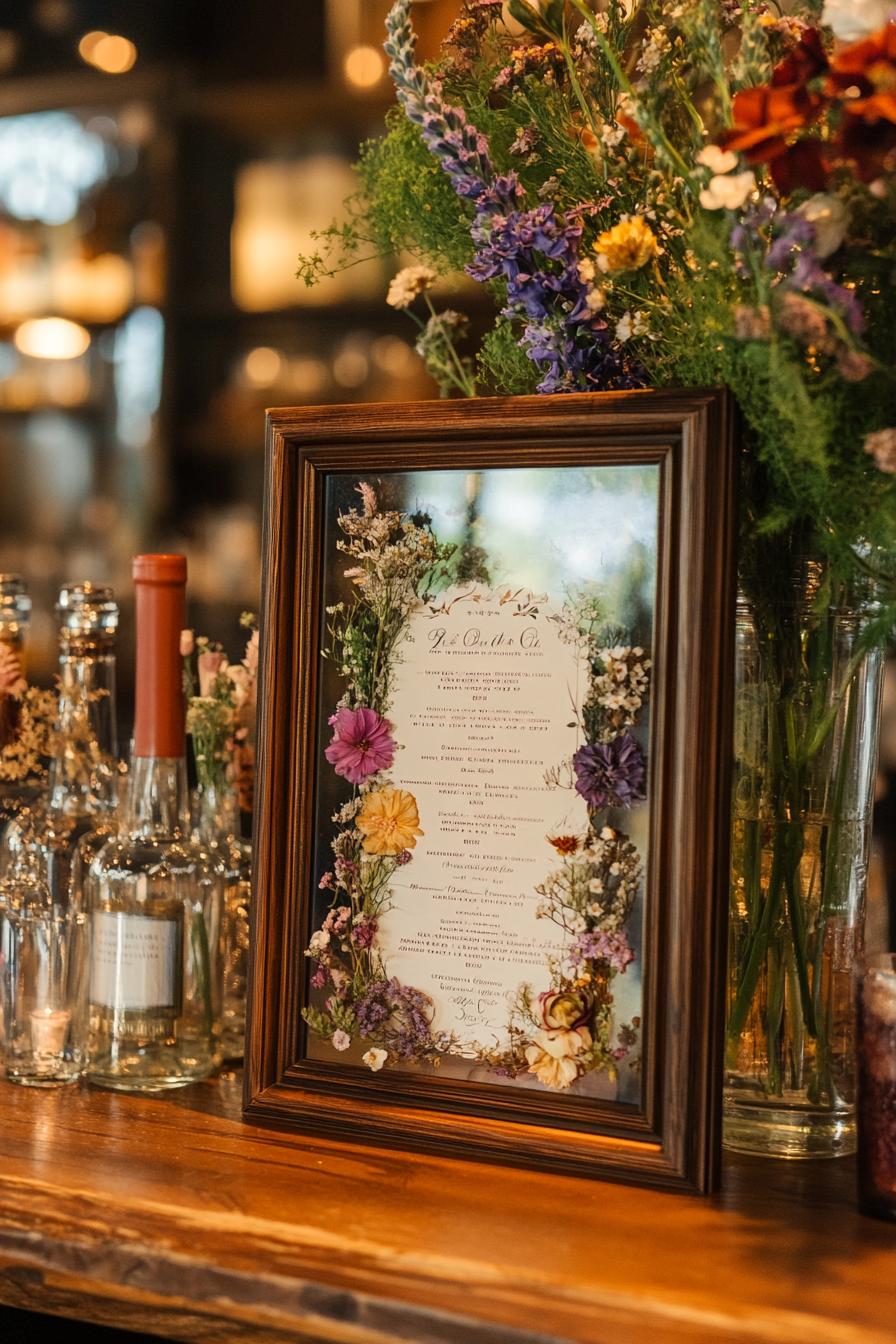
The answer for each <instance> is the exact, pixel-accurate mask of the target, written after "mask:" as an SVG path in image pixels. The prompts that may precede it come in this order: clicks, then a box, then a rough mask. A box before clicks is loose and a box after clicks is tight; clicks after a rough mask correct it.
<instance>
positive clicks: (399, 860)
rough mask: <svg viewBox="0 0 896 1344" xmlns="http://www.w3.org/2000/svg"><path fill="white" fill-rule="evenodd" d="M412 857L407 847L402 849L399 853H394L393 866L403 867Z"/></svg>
mask: <svg viewBox="0 0 896 1344" xmlns="http://www.w3.org/2000/svg"><path fill="white" fill-rule="evenodd" d="M413 857H414V856H413V854H412V853H411V851H410V850H409V849H403V850H402V851H401V853H400V854H396V855H395V867H396V868H403V867H404V865H405V864H406V863H410V861H411V859H412V858H413Z"/></svg>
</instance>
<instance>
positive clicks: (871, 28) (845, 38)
mask: <svg viewBox="0 0 896 1344" xmlns="http://www.w3.org/2000/svg"><path fill="white" fill-rule="evenodd" d="M892 12H893V0H825V3H824V9H823V10H822V11H821V21H822V23H825V24H827V26H828V27H829V28H831V29H832V30H833V33H834V36H835V37H836V38H837V40H838V41H839V42H858V41H860V40H861V39H862V38H863V37H870V36H871V34H872V33H876V32H877V30H878V28H883V26H884V24H885V23H886V22H887V20H888V19H889V17H890V15H891V14H892Z"/></svg>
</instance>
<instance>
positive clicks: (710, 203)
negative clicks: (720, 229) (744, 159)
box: [700, 170, 756, 210]
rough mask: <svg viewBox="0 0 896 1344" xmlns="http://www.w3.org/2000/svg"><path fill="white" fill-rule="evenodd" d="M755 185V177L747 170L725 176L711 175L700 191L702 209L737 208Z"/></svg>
mask: <svg viewBox="0 0 896 1344" xmlns="http://www.w3.org/2000/svg"><path fill="white" fill-rule="evenodd" d="M755 187H756V178H755V177H754V176H753V174H752V173H751V172H750V171H749V170H748V171H747V172H745V173H734V174H732V175H729V176H727V177H721V176H720V177H712V178H710V180H709V185H708V186H706V187H704V188H703V190H702V191H701V192H700V204H701V205H702V206H703V208H704V210H739V209H740V207H741V206H742V205H743V203H744V201H745V200H746V199H747V197H748V196H749V195H750V193H751V192H752V191H753V190H754V189H755Z"/></svg>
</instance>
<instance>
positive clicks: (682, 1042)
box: [244, 391, 735, 1192]
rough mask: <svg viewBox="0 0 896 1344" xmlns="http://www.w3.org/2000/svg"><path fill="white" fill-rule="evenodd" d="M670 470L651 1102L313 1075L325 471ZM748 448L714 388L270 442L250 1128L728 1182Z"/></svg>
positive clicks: (335, 430) (327, 420) (322, 414)
mask: <svg viewBox="0 0 896 1344" xmlns="http://www.w3.org/2000/svg"><path fill="white" fill-rule="evenodd" d="M603 463H607V464H617V465H618V464H629V463H632V464H637V463H657V464H659V466H660V550H661V555H662V563H661V564H660V567H659V580H658V590H657V606H656V615H655V622H656V624H655V656H656V658H657V659H662V661H663V663H664V666H665V673H664V677H663V684H664V687H665V690H664V692H663V694H662V695H661V696H657V698H656V703H655V704H654V705H653V709H652V721H651V723H652V727H651V732H652V739H651V740H652V748H651V757H652V765H651V770H652V778H653V781H654V783H653V789H654V795H653V796H654V805H653V808H652V813H651V821H650V826H651V835H650V853H651V863H650V877H649V881H648V886H649V887H650V886H652V888H653V890H654V893H655V894H654V898H652V899H650V900H649V901H648V902H647V903H646V905H645V909H646V912H647V913H646V922H645V939H644V942H645V955H644V1010H645V1020H646V1023H647V1033H648V1040H647V1042H646V1049H645V1058H646V1060H647V1061H648V1062H649V1067H648V1068H647V1069H645V1076H644V1079H643V1092H642V1097H643V1104H642V1106H640V1107H624V1106H620V1105H618V1104H616V1103H599V1102H595V1103H594V1104H593V1105H590V1104H589V1106H588V1108H587V1116H585V1117H583V1109H582V1103H581V1101H577V1102H576V1104H575V1105H573V1104H571V1103H570V1101H569V1100H568V1099H567V1098H566V1097H565V1096H563V1095H556V1094H549V1095H547V1096H544V1095H542V1094H540V1092H537V1091H532V1090H527V1091H526V1092H525V1093H523V1092H522V1091H520V1090H515V1089H513V1088H507V1087H504V1088H501V1087H498V1086H495V1085H489V1084H480V1083H471V1082H458V1081H456V1080H452V1079H447V1078H438V1079H433V1078H432V1077H429V1076H421V1075H419V1074H413V1073H406V1074H402V1073H400V1072H397V1071H394V1070H389V1071H383V1072H381V1073H376V1074H373V1073H369V1072H368V1071H367V1070H362V1069H360V1068H355V1067H346V1066H344V1065H342V1064H339V1065H332V1064H328V1063H323V1062H321V1061H319V1060H313V1059H310V1058H307V1057H305V1053H304V1050H303V1044H302V1043H303V1040H304V1036H303V1033H304V1031H305V1028H304V1025H303V1023H302V1019H301V1009H302V1006H303V1002H304V998H303V995H304V994H305V992H306V991H305V977H306V974H307V971H306V967H307V964H308V963H307V961H306V959H305V957H304V955H303V953H304V948H305V946H306V944H307V940H308V936H309V931H310V918H311V915H310V905H311V892H312V885H313V873H312V851H313V828H314V794H315V770H316V759H317V758H316V754H315V753H316V725H315V717H316V714H317V708H316V706H317V677H318V662H319V658H318V655H319V644H320V637H319V628H320V612H321V602H322V597H321V594H322V574H323V558H322V554H321V551H322V546H321V528H322V519H321V512H322V501H323V484H324V482H325V480H326V478H327V474H328V473H330V472H339V473H340V474H343V473H345V472H355V471H357V472H362V473H363V472H366V473H370V472H374V473H377V474H383V473H388V472H390V471H391V472H400V471H411V470H426V469H432V468H443V469H444V468H449V467H450V468H452V469H466V470H474V469H476V470H484V469H486V468H489V467H501V466H512V467H520V466H526V467H534V466H538V467H551V466H555V467H562V466H575V465H578V466H582V465H586V466H594V465H600V464H603ZM734 477H735V447H734V430H733V416H732V407H731V401H730V399H729V397H728V396H727V394H726V393H724V392H722V391H706V392H704V391H682V392H628V393H600V394H576V395H571V396H557V397H520V398H512V399H503V398H501V399H499V398H493V399H480V400H474V401H466V402H440V403H434V402H421V403H412V404H405V405H389V404H385V405H371V406H325V407H314V408H299V409H284V410H273V411H270V412H269V414H268V423H267V465H266V495H265V534H264V592H263V603H262V623H261V629H262V656H261V671H260V682H259V699H258V704H259V720H258V743H259V750H258V789H257V798H256V814H255V827H256V829H255V836H256V858H255V887H254V903H253V953H252V963H253V964H252V979H251V989H250V1012H249V1027H248V1034H247V1046H246V1078H245V1096H244V1114H245V1116H246V1118H247V1119H248V1120H251V1121H255V1122H259V1123H271V1124H276V1125H278V1126H287V1127H294V1128H295V1129H297V1130H302V1131H305V1132H308V1133H312V1134H318V1135H323V1136H327V1137H330V1138H340V1137H346V1138H349V1137H350V1138H351V1140H352V1141H355V1142H369V1143H374V1144H385V1145H388V1146H397V1147H407V1148H413V1149H418V1150H422V1151H428V1152H436V1153H441V1154H447V1155H449V1156H450V1155H454V1156H459V1157H465V1158H476V1159H482V1160H493V1161H501V1162H505V1163H511V1164H516V1165H520V1166H525V1167H533V1168H534V1167H538V1168H544V1169H549V1170H552V1171H556V1172H561V1173H566V1174H574V1175H583V1176H595V1177H601V1178H610V1179H618V1180H626V1181H631V1182H634V1183H638V1184H646V1185H654V1186H660V1187H665V1188H670V1189H685V1190H691V1191H701V1192H707V1191H710V1190H712V1189H713V1188H714V1187H715V1185H716V1182H717V1177H718V1167H719V1149H720V1134H719V1127H720V1097H721V1069H722V1023H723V991H724V964H725V963H724V957H725V947H724V938H725V926H726V911H727V880H728V872H727V863H728V827H729V770H728V765H729V758H730V754H731V753H730V731H731V713H732V675H733V673H732V662H733V613H734V591H735V579H734V573H735V565H734V537H735V516H734V500H733V497H734Z"/></svg>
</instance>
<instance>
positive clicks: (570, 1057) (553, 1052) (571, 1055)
mask: <svg viewBox="0 0 896 1344" xmlns="http://www.w3.org/2000/svg"><path fill="white" fill-rule="evenodd" d="M590 1045H591V1032H590V1031H589V1030H588V1028H587V1027H577V1028H576V1029H575V1030H574V1031H565V1030H557V1031H538V1032H536V1033H535V1035H534V1036H533V1037H532V1044H531V1045H527V1046H526V1059H527V1060H528V1061H529V1073H534V1074H535V1077H536V1078H537V1079H538V1081H539V1082H540V1083H543V1084H544V1086H545V1087H550V1088H552V1089H553V1090H554V1091H555V1092H562V1091H564V1090H565V1089H566V1088H567V1087H569V1086H570V1085H571V1084H572V1083H574V1082H575V1080H576V1079H577V1078H578V1076H579V1066H578V1064H577V1063H576V1057H577V1056H578V1055H580V1054H581V1053H582V1051H583V1050H587V1049H588V1047H589V1046H590Z"/></svg>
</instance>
